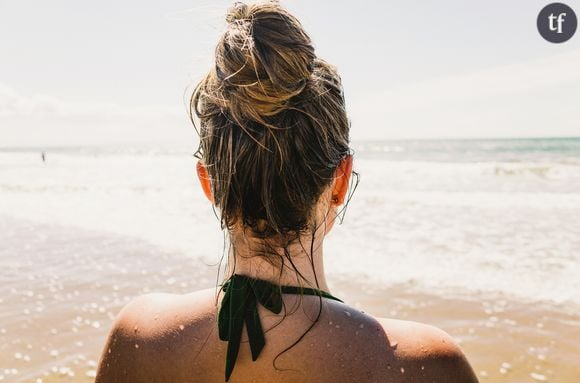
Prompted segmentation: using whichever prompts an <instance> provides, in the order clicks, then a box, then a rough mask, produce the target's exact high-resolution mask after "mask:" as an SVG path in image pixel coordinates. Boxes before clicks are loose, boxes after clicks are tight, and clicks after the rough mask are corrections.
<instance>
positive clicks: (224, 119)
mask: <svg viewBox="0 0 580 383" xmlns="http://www.w3.org/2000/svg"><path fill="white" fill-rule="evenodd" d="M226 20H227V24H228V26H227V30H226V31H225V33H224V34H223V35H222V36H221V38H220V40H219V42H218V44H217V47H216V50H215V67H213V68H212V69H211V70H210V71H209V73H207V75H206V76H205V77H204V78H203V79H202V80H201V82H200V83H199V84H198V85H197V87H196V88H195V90H194V92H193V95H192V97H191V102H190V113H191V117H192V121H194V118H193V117H194V116H195V117H197V118H198V119H199V122H200V124H199V128H198V127H197V126H196V130H197V131H198V134H199V137H200V144H199V148H198V151H197V152H196V157H198V158H200V159H201V160H202V162H203V163H204V165H205V166H206V168H207V171H208V174H209V177H210V179H211V191H212V194H213V199H214V204H215V206H216V207H217V208H218V209H219V214H220V219H221V224H222V228H224V229H226V228H227V229H228V230H229V229H232V228H234V227H241V228H243V229H251V233H252V235H254V236H258V237H259V238H265V239H268V238H270V239H271V238H274V237H275V238H277V239H282V242H283V243H289V242H291V241H292V240H293V239H296V238H298V237H299V235H300V234H301V233H303V232H306V231H308V230H310V229H312V227H311V226H310V224H311V223H312V218H313V217H312V215H313V213H314V206H315V205H316V203H317V202H318V200H319V198H320V196H321V195H322V193H323V191H324V190H325V188H326V187H328V186H329V185H330V183H331V182H332V180H333V176H334V172H335V170H336V168H337V166H338V165H339V163H340V161H341V160H342V159H343V158H345V156H347V155H348V154H349V153H350V149H349V127H350V126H349V125H350V123H349V120H348V118H347V113H346V108H345V100H344V93H343V89H342V84H341V79H340V76H339V75H338V73H337V71H336V69H335V68H334V67H333V66H332V65H330V64H329V63H327V62H325V61H324V60H322V59H320V58H319V57H317V56H316V53H315V50H314V47H313V45H312V41H311V40H310V37H309V36H308V35H307V34H306V32H305V31H304V29H303V27H302V25H301V24H300V22H299V21H298V20H297V19H296V18H295V17H294V16H293V15H291V14H290V13H288V12H287V11H286V10H285V9H283V8H282V7H281V6H280V5H279V4H278V2H274V1H270V2H263V3H258V4H251V5H246V4H243V3H236V4H235V5H234V6H233V7H232V8H231V9H230V11H229V13H228V14H227V17H226ZM194 124H195V122H194Z"/></svg>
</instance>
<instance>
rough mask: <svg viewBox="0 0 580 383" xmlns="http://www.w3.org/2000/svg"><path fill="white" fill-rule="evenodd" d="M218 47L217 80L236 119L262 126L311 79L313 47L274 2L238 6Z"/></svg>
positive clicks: (300, 29) (224, 98)
mask: <svg viewBox="0 0 580 383" xmlns="http://www.w3.org/2000/svg"><path fill="white" fill-rule="evenodd" d="M226 20H227V22H228V26H229V28H228V31H227V32H226V33H225V34H224V35H223V37H222V40H221V41H220V43H219V44H218V46H217V48H216V62H215V64H216V65H215V71H216V82H215V84H216V85H217V86H221V87H223V91H222V92H221V94H222V96H223V99H222V101H223V106H224V107H225V108H228V109H229V112H230V114H232V115H233V116H234V118H235V119H238V118H239V119H243V118H248V119H251V120H253V121H258V122H263V117H264V116H272V115H275V114H277V113H279V112H281V111H282V110H284V109H285V108H286V107H288V105H289V100H290V99H291V98H292V97H294V96H296V95H298V94H300V93H301V92H302V91H303V90H304V88H305V86H306V83H307V81H308V80H309V79H310V76H311V75H312V69H313V65H314V59H315V58H316V56H315V54H314V48H313V47H312V44H311V41H310V38H309V37H308V36H307V35H306V33H304V31H303V29H302V28H300V27H299V26H300V24H299V22H298V20H296V19H295V18H294V17H293V16H292V15H290V14H289V13H287V12H286V11H284V10H283V9H281V8H280V7H278V6H277V5H276V4H275V3H272V4H265V5H246V4H243V3H236V4H235V5H234V7H233V8H232V9H231V10H230V12H229V13H228V15H227V17H226Z"/></svg>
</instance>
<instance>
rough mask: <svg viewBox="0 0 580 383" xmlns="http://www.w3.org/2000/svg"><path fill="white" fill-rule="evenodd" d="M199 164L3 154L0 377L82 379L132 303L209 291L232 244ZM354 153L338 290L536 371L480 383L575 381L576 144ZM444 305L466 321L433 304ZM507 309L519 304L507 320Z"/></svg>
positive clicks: (126, 154)
mask: <svg viewBox="0 0 580 383" xmlns="http://www.w3.org/2000/svg"><path fill="white" fill-rule="evenodd" d="M41 150H45V151H46V162H42V160H41V156H40V153H41ZM192 152H193V149H192V150H184V149H181V148H173V149H158V148H132V149H127V148H61V149H41V148H34V149H27V148H23V149H16V148H12V149H4V150H0V243H1V245H0V292H1V295H0V381H1V380H4V381H10V382H12V381H15V382H16V381H22V382H24V381H33V382H34V381H37V379H41V380H40V381H44V382H48V381H53V380H55V381H56V380H59V379H60V380H62V379H65V380H66V379H69V380H70V381H82V380H83V379H84V380H86V381H90V380H91V379H92V377H93V375H94V371H95V368H96V363H97V358H98V353H99V352H100V351H101V350H100V349H99V348H100V347H102V342H103V340H104V339H103V337H104V335H106V331H107V329H108V327H109V326H110V323H111V320H112V318H113V317H114V316H115V315H116V313H117V312H118V309H119V308H120V307H121V306H122V305H123V304H125V303H126V302H127V301H128V300H130V299H131V298H133V297H134V296H136V295H138V294H142V293H146V292H149V291H167V292H186V291H191V290H195V289H198V288H202V287H210V286H214V285H215V283H216V280H215V278H216V274H217V266H216V265H217V264H218V263H219V260H220V257H221V256H222V253H223V249H222V245H223V234H222V233H221V232H220V231H219V224H218V221H217V219H216V218H215V215H214V212H213V211H212V209H211V207H210V206H209V204H208V203H207V201H206V200H205V199H204V197H203V196H202V193H201V192H200V191H199V188H198V186H197V181H196V176H195V160H194V159H193V157H192V155H191V153H192ZM355 158H356V160H355V169H356V170H357V171H358V172H359V173H360V174H361V179H360V184H359V185H358V188H357V190H356V192H355V193H354V195H353V198H352V199H351V201H350V204H349V206H348V209H347V212H346V216H345V219H344V223H343V225H342V226H338V227H337V228H335V230H334V232H333V233H331V235H330V236H329V238H328V241H327V244H326V246H325V257H326V265H327V266H326V268H327V271H328V273H329V279H330V281H331V282H332V283H333V285H335V286H336V289H337V291H338V292H341V293H342V296H346V297H350V298H351V300H355V302H354V303H355V304H356V305H358V306H361V305H362V307H368V306H365V304H366V305H370V306H371V308H374V311H376V312H377V314H378V315H391V316H398V317H404V318H409V319H416V320H424V321H427V322H433V321H435V322H436V323H435V324H438V325H441V326H443V327H445V328H446V329H448V330H450V331H451V332H455V334H454V335H457V336H458V337H459V338H460V339H462V340H463V341H464V342H465V345H466V348H467V349H468V350H469V348H471V349H473V350H474V353H475V352H479V351H482V350H481V349H479V348H478V345H482V344H487V343H486V339H488V337H489V335H488V336H486V337H484V336H483V334H487V333H486V329H489V328H492V327H493V326H495V328H496V330H497V328H501V326H504V327H505V328H504V329H503V330H502V331H504V333H505V334H507V336H510V334H511V335H513V337H514V341H515V342H516V343H517V342H520V343H522V344H521V347H520V348H519V349H518V348H517V347H516V346H514V345H512V346H511V347H512V348H513V349H512V351H513V353H517V352H519V351H521V353H522V355H524V354H526V355H528V356H529V355H532V357H533V358H532V357H530V358H532V359H533V362H530V363H528V364H529V366H528V365H526V367H525V368H524V367H521V368H520V365H518V361H517V360H515V359H514V360H512V359H510V360H509V361H508V356H507V355H506V356H505V357H503V359H502V360H491V361H486V360H485V358H484V357H483V356H482V357H480V358H479V360H480V365H479V366H485V367H482V368H478V373H479V374H480V377H481V378H482V379H493V380H491V381H498V379H499V378H494V374H496V375H497V376H498V377H505V379H506V380H505V381H517V380H509V379H508V378H509V377H510V376H511V378H512V379H513V377H514V376H516V375H517V374H516V373H514V372H513V371H519V372H518V373H519V376H521V377H522V380H521V381H530V379H531V381H534V380H536V381H542V380H541V379H542V377H543V378H545V379H546V381H566V380H557V379H558V369H565V368H566V366H567V364H566V361H565V355H569V354H570V353H571V352H572V353H573V352H578V351H579V350H578V348H576V349H574V348H573V346H572V345H566V343H563V344H564V346H563V349H562V350H561V351H560V352H556V351H558V350H557V349H558V347H557V346H555V345H554V344H550V343H549V341H548V339H551V340H554V341H557V342H560V341H562V342H564V339H565V335H564V334H563V332H569V331H571V330H570V329H574V328H576V327H577V325H578V324H579V323H580V322H579V321H578V315H579V314H580V313H579V311H578V309H577V308H578V305H579V304H580V278H578V275H580V261H579V258H580V224H579V222H580V140H579V139H551V140H480V141H407V142H405V141H401V142H375V143H359V144H358V145H355ZM353 281H356V282H355V283H353ZM347 285H349V286H352V287H351V288H350V289H346V288H345V286H347ZM357 289H358V290H357ZM377 289H378V290H379V291H383V292H385V294H384V295H381V298H380V299H379V298H376V296H375V298H372V299H371V300H368V298H365V296H367V294H368V295H369V296H371V297H373V294H376V290H377ZM373 292H374V293H373ZM411 292H412V293H411ZM409 294H412V295H409ZM387 295H390V296H395V297H398V298H397V299H398V301H397V302H398V303H395V301H393V300H390V299H389V296H387ZM497 297H499V298H497ZM449 299H459V301H460V302H463V303H461V307H463V309H457V310H456V314H452V315H450V314H449V313H450V312H452V311H453V310H449V309H448V308H447V309H445V310H439V309H437V308H436V307H434V306H433V305H432V303H433V302H436V301H439V300H440V301H441V302H442V305H445V304H446V303H445V302H447V304H449ZM498 300H499V301H500V302H517V305H516V306H517V309H516V308H514V307H512V305H511V304H504V306H506V305H507V306H508V307H507V308H506V307H503V308H502V311H501V312H502V313H503V312H509V313H510V315H509V316H507V315H506V316H505V317H502V314H497V313H496V312H495V311H493V310H494V309H493V308H494V307H496V306H497V304H496V302H497V301H498ZM365 302H366V303H365ZM421 302H423V306H421ZM466 302H467V303H466ZM486 302H487V303H486ZM484 303H485V304H486V305H487V306H485V305H484ZM399 306H400V307H399ZM397 307H399V309H397ZM421 307H424V308H423V309H421ZM466 307H468V308H469V309H466ZM489 307H491V309H490V308H489ZM533 307H541V310H540V309H537V310H540V311H538V312H534V310H532V308H533ZM421 310H423V311H421ZM486 310H487V311H486ZM489 310H491V311H489ZM391 311H394V312H391ZM535 315H540V316H541V315H543V316H548V317H547V318H545V319H542V318H539V319H534V318H532V317H531V316H535ZM518 316H521V317H522V318H517V319H514V318H516V317H518ZM552 316H553V318H552ZM430 318H431V319H432V320H430ZM490 318H495V320H494V319H490ZM494 321H495V322H494ZM551 321H552V322H553V326H552V327H551V328H550V323H552V322H551ZM512 322H514V323H512ZM489 323H491V325H490V324H489ZM510 326H511V327H510ZM544 326H547V327H548V328H545V327H544ZM567 326H568V327H567ZM470 329H471V330H470ZM521 329H526V330H525V331H526V334H527V333H529V334H530V336H531V335H532V334H533V336H535V337H540V338H541V340H538V341H532V340H530V338H529V337H527V336H520V335H521V334H520V333H519V332H518V331H521ZM454 330H455V331H454ZM508 330H509V331H508ZM511 330H514V331H512V332H510V331H511ZM470 331H472V332H470ZM490 334H493V332H490ZM518 334H520V335H518ZM542 334H543V335H542ZM575 334H578V333H577V332H576V333H575ZM542 336H543V338H542ZM559 337H560V338H562V339H558V338H559ZM536 340H537V339H536ZM470 342H471V343H470ZM526 342H528V343H529V344H528V343H526ZM492 343H493V342H492ZM496 345H497V344H496ZM490 347H491V346H490ZM530 347H532V349H531V350H530ZM542 347H545V348H546V350H544V349H542ZM550 347H552V348H555V349H556V351H554V352H550V351H549V350H548V349H549V348H550ZM520 349H521V350H520ZM538 349H539V351H538ZM518 350H519V351H518ZM542 350H544V351H542ZM482 352H483V351H482ZM534 353H535V354H538V355H540V357H538V356H537V355H535V354H534ZM482 355H483V354H482ZM575 356H576V359H577V358H579V357H580V355H578V354H576V355H575ZM476 358H477V357H476ZM557 358H560V359H558V360H556V359H557ZM526 360H527V359H526ZM530 360H531V359H530ZM502 363H505V365H503V367H502ZM522 363H523V362H522ZM534 363H539V364H534ZM488 366H494V367H493V371H492V369H491V367H488ZM502 368H503V370H502ZM502 371H503V373H502ZM568 373H570V372H568ZM510 374H511V375H510ZM532 374H536V375H532ZM524 378H525V379H527V380H525V379H524ZM579 380H580V379H579Z"/></svg>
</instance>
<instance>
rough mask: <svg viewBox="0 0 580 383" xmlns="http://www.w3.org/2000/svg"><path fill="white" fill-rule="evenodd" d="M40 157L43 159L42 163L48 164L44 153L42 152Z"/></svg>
mask: <svg viewBox="0 0 580 383" xmlns="http://www.w3.org/2000/svg"><path fill="white" fill-rule="evenodd" d="M40 156H41V157H42V162H46V155H45V154H44V152H42V153H41V155H40Z"/></svg>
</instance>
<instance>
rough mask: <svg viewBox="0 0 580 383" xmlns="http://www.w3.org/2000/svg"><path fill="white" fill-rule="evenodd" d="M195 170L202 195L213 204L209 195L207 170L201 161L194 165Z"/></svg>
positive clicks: (209, 181) (209, 185) (209, 184)
mask: <svg viewBox="0 0 580 383" xmlns="http://www.w3.org/2000/svg"><path fill="white" fill-rule="evenodd" d="M196 170H197V178H199V183H200V184H201V188H202V189H203V193H204V194H205V196H206V197H207V199H208V200H209V202H211V203H212V204H213V195H212V193H211V179H210V178H209V174H208V173H207V168H206V167H205V165H204V164H202V163H201V161H197V165H196Z"/></svg>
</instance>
